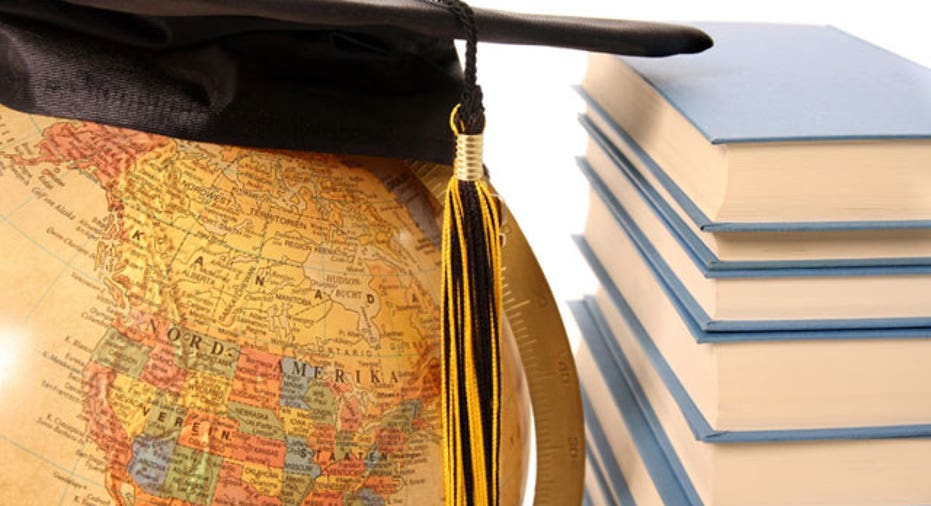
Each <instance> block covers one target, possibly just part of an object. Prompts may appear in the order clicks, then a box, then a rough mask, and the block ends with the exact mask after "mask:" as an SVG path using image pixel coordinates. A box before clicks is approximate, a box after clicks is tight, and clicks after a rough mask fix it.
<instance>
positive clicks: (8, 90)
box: [0, 0, 711, 163]
mask: <svg viewBox="0 0 931 506" xmlns="http://www.w3.org/2000/svg"><path fill="white" fill-rule="evenodd" d="M475 19H476V23H477V28H478V33H479V37H480V40H482V41H487V42H507V43H517V44H537V45H553V46H565V47H572V48H577V49H582V50H588V51H601V52H609V53H622V54H628V55H642V56H665V55H670V54H675V53H690V52H698V51H701V50H703V49H705V48H707V47H708V46H709V45H710V43H711V42H710V39H709V38H708V37H707V36H706V35H705V34H704V33H702V32H700V31H698V30H695V29H691V28H686V27H681V26H674V25H664V24H658V23H641V22H633V21H612V20H601V19H573V18H564V17H551V16H534V15H526V14H511V13H505V12H499V11H489V10H476V11H475ZM462 34H463V31H462V29H461V27H460V26H459V24H458V22H457V20H456V18H455V17H454V16H451V15H449V13H447V12H446V11H444V10H443V9H442V8H438V7H435V6H431V5H429V4H426V3H423V2H420V1H416V0H369V1H346V0H312V1H311V0H252V1H248V2H244V1H236V0H165V1H152V0H70V1H67V2H64V1H50V0H5V1H0V45H2V47H3V49H4V51H3V52H2V54H0V83H2V86H0V102H2V103H3V104H5V105H7V106H9V107H13V108H16V109H20V110H23V111H27V112H32V113H39V114H46V115H52V116H60V117H79V118H82V119H87V120H92V121H98V122H102V123H108V124H113V125H119V126H125V127H130V128H135V129H139V130H145V131H152V132H157V133H163V134H166V135H170V136H175V137H182V138H189V139H194V140H202V141H211V142H218V143H227V144H238V145H245V146H262V147H274V148H288V149H300V150H314V151H327V152H337V153H354V154H367V155H376V156H387V157H393V158H402V159H418V160H425V161H436V162H447V163H448V162H450V161H451V156H452V152H453V136H452V134H451V132H450V131H449V128H448V126H447V116H448V112H449V109H450V107H451V104H455V103H456V102H457V101H458V97H459V93H460V90H461V86H462V84H461V83H462V74H461V71H460V66H459V60H458V57H457V55H456V51H455V48H454V45H453V43H452V40H453V39H454V38H461V37H462Z"/></svg>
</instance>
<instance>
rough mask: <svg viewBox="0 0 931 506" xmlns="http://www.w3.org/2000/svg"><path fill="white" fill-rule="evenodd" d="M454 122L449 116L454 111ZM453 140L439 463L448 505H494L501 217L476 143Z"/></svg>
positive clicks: (473, 138) (446, 217) (468, 138)
mask: <svg viewBox="0 0 931 506" xmlns="http://www.w3.org/2000/svg"><path fill="white" fill-rule="evenodd" d="M453 115H455V110H454V111H453ZM453 130H454V131H455V132H456V134H457V138H456V146H457V149H456V161H455V163H454V166H455V174H454V176H453V178H452V179H451V180H450V182H449V186H448V188H447V192H446V205H445V210H444V213H443V265H442V276H443V277H442V294H443V300H442V323H443V350H442V353H443V370H442V387H443V390H442V395H441V398H442V416H443V422H444V423H443V426H444V445H443V456H444V459H445V463H446V465H445V476H444V478H445V490H446V502H445V504H446V505H447V506H497V504H498V489H499V486H498V457H499V447H500V444H499V443H500V442H499V439H500V410H501V387H500V376H501V370H500V356H499V354H500V336H501V275H500V272H501V244H500V239H499V237H500V223H501V217H500V215H499V209H498V204H497V201H496V199H495V197H494V195H493V194H492V192H491V191H490V188H489V187H488V184H487V183H486V182H485V181H484V168H483V165H482V157H481V150H482V136H481V134H478V135H465V134H459V131H458V129H457V128H456V127H455V125H454V126H453Z"/></svg>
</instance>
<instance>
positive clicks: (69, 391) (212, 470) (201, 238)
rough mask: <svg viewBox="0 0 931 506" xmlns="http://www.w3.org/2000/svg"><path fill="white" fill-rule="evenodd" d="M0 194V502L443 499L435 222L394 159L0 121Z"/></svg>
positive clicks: (58, 122) (506, 436) (430, 201)
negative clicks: (236, 145)
mask: <svg viewBox="0 0 931 506" xmlns="http://www.w3.org/2000/svg"><path fill="white" fill-rule="evenodd" d="M0 195H2V197H0V202H2V204H0V213H2V214H0V243H2V245H3V247H2V248H0V278H2V279H3V280H4V282H5V287H4V289H3V290H2V291H0V449H2V455H3V458H2V459H0V504H37V505H50V504H75V505H109V504H115V505H153V506H155V505H158V506H162V505H164V506H168V505H172V506H174V505H208V504H209V505H230V506H231V505H280V506H290V505H293V506H298V505H315V506H336V505H346V506H349V505H354V506H355V505H358V506H362V505H364V506H369V505H399V504H416V505H430V504H440V503H441V502H442V497H443V490H442V484H443V479H442V473H443V460H442V455H441V438H442V431H441V426H440V418H439V400H438V395H439V364H440V362H439V360H440V358H439V357H440V353H439V352H440V349H439V346H440V321H439V291H440V290H439V285H440V282H439V279H440V278H439V263H440V253H439V243H438V236H439V233H438V226H437V215H438V210H439V206H438V204H437V202H436V201H435V199H434V198H433V197H432V196H431V195H430V194H429V193H428V192H427V191H426V190H425V189H424V187H423V185H422V184H421V183H420V181H419V180H418V179H417V177H416V176H414V175H413V173H412V172H411V171H410V170H409V167H408V166H407V165H405V164H404V163H402V162H399V161H392V160H379V159H371V158H358V157H348V156H337V155H332V154H319V153H304V152H283V151H274V150H263V149H248V148H242V147H234V146H222V145H215V144H208V143H198V142H191V141H185V140H178V139H173V138H168V137H164V136H160V135H154V134H150V133H144V132H139V131H133V130H126V129H121V128H115V127H110V126H105V125H101V124H95V123H90V122H84V121H74V120H64V119H57V118H49V117H42V116H35V115H28V114H24V113H20V112H16V111H12V110H9V109H0ZM506 341H507V340H506ZM514 350H515V348H514V345H513V343H512V342H511V341H507V347H506V349H505V350H504V364H503V371H504V372H503V382H502V383H503V387H502V389H503V394H502V397H503V399H504V401H503V408H502V409H503V415H502V416H503V420H502V424H501V427H502V437H501V440H502V448H501V464H500V467H501V478H500V479H501V502H502V504H506V505H509V504H518V503H519V502H520V500H521V494H522V491H523V486H524V476H525V472H526V467H527V451H526V450H527V440H526V436H527V430H528V418H529V417H528V402H527V395H526V383H525V379H524V378H523V376H522V374H521V369H520V366H519V361H518V359H517V357H516V353H515V351H514Z"/></svg>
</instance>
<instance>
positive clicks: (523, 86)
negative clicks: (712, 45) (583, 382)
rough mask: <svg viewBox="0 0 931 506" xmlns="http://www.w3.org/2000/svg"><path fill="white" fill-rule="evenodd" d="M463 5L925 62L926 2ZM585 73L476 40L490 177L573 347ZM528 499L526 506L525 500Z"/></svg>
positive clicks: (581, 61)
mask: <svg viewBox="0 0 931 506" xmlns="http://www.w3.org/2000/svg"><path fill="white" fill-rule="evenodd" d="M469 3H470V5H472V6H473V7H484V8H493V9H503V10H511V11H518V12H533V13H540V14H562V15H573V16H590V17H607V18H619V19H638V20H655V21H674V22H682V23H687V22H688V21H748V22H779V23H805V24H817V25H833V26H835V27H837V28H840V29H841V30H844V31H846V32H849V33H851V34H853V35H856V36H858V37H860V38H862V39H865V40H868V41H870V42H872V43H874V44H876V45H878V46H881V47H884V48H886V49H889V50H891V51H893V52H896V53H898V54H900V55H903V56H905V57H907V58H909V59H911V60H912V61H915V62H917V63H919V64H921V65H923V66H925V67H931V27H929V26H928V21H929V19H931V16H928V14H927V13H926V10H928V9H929V8H931V1H928V0H912V1H902V0H899V1H896V0H883V1H875V0H873V1H869V2H867V1H859V0H848V1H836V0H827V1H825V0H807V1H802V0H780V1H777V2H775V1H774V2H760V1H754V0H744V1H726V0H691V1H684V0H648V1H642V2H631V1H606V0H572V1H554V0H471V1H469ZM479 37H480V38H481V34H479ZM863 70H864V72H867V73H868V72H869V71H870V69H863ZM584 72H585V55H584V54H583V53H580V52H574V51H567V50H559V49H550V48H540V47H512V46H503V45H497V44H480V45H479V52H478V78H479V83H480V84H481V85H482V87H483V89H484V91H485V97H486V98H485V106H486V109H487V122H488V127H487V129H486V132H485V142H486V153H485V162H486V164H487V165H488V167H489V169H490V171H491V179H492V182H493V183H494V185H495V186H496V187H497V188H498V190H499V192H500V193H501V194H502V195H503V196H504V198H505V200H506V202H507V204H508V206H509V207H510V208H511V210H512V212H513V213H514V214H515V216H516V217H517V221H518V222H519V223H520V225H521V228H522V229H523V231H524V233H525V234H526V235H527V237H528V239H529V240H530V243H531V245H532V246H533V248H534V251H535V252H536V254H537V257H538V259H539V260H540V263H541V264H542V266H543V269H544V271H545V272H546V274H547V278H548V279H549V282H550V285H551V288H552V290H553V293H554V295H555V297H556V299H557V300H558V301H560V302H561V303H562V305H561V307H560V310H561V312H562V315H563V320H564V322H565V323H566V327H567V330H568V332H569V336H570V340H572V341H573V343H575V342H577V340H578V331H577V330H576V329H575V326H574V323H573V322H572V320H571V316H570V314H569V312H568V310H567V308H566V306H565V301H566V300H570V299H578V298H580V297H582V296H583V295H585V294H588V293H592V291H593V290H594V287H595V285H596V284H595V281H594V277H593V276H592V275H591V273H589V271H588V270H587V268H586V267H585V264H584V261H583V260H582V258H581V256H580V255H579V254H578V252H577V251H576V249H575V246H574V244H573V242H572V240H571V238H570V237H571V235H572V234H576V233H579V232H580V231H581V228H582V225H583V223H584V220H585V213H586V210H587V206H588V188H587V184H586V183H585V181H584V178H583V177H582V176H581V174H580V173H579V172H578V170H577V169H576V168H575V167H576V166H575V161H574V159H575V157H576V156H579V155H581V154H582V153H583V151H584V147H585V135H584V133H583V132H582V129H581V127H580V126H579V125H578V122H577V121H576V116H577V114H578V113H579V112H581V111H582V109H583V106H582V104H581V101H580V100H579V99H578V98H577V97H576V96H575V93H574V92H573V91H572V89H571V86H572V85H573V84H577V83H578V82H579V81H580V80H581V78H582V75H583V74H584ZM929 178H931V174H929ZM532 485H533V478H532V476H531V480H530V486H531V487H532ZM530 490H532V488H530ZM531 494H532V493H531ZM531 494H528V495H531ZM526 503H527V504H531V498H530V497H528V500H527V501H526Z"/></svg>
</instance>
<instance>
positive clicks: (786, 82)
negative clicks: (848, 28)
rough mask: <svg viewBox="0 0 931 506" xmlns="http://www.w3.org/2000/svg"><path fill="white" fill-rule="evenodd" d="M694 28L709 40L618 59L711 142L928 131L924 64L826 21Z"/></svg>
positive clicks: (921, 134)
mask: <svg viewBox="0 0 931 506" xmlns="http://www.w3.org/2000/svg"><path fill="white" fill-rule="evenodd" d="M695 26H697V27H699V28H701V29H703V30H705V31H706V32H707V33H708V34H709V35H711V37H712V38H714V40H715V45H714V47H712V48H711V49H709V50H707V51H705V52H703V53H700V54H696V55H681V56H673V57H669V58H661V59H650V58H638V57H619V58H622V59H623V61H624V62H625V63H626V64H628V65H629V66H631V67H632V68H633V69H634V70H635V71H636V72H637V73H638V74H640V75H641V76H642V77H643V78H644V79H645V80H646V81H647V82H648V83H650V85H652V86H653V87H654V88H655V89H656V90H657V91H658V92H659V93H660V94H661V95H662V96H663V97H664V98H665V99H666V100H667V101H669V103H670V104H672V106H673V107H675V108H676V109H677V110H678V111H679V112H680V113H681V114H682V115H683V116H684V117H685V118H687V119H688V120H689V121H690V122H691V123H692V124H693V125H694V126H695V127H696V128H697V129H698V130H699V131H700V132H701V133H702V134H703V135H704V136H705V137H706V138H707V139H708V140H709V141H710V142H711V143H714V144H723V143H736V142H775V141H796V140H806V141H810V140H850V139H877V138H882V139H927V138H931V71H929V69H926V68H924V67H922V66H921V65H918V64H916V63H913V62H911V61H909V60H906V59H904V58H902V57H900V56H897V55H895V54H893V53H891V52H889V51H886V50H884V49H881V48H879V47H876V46H874V45H872V44H870V43H868V42H866V41H863V40H860V39H858V38H856V37H854V36H852V35H849V34H847V33H844V32H842V31H840V30H837V29H835V28H832V27H826V26H806V25H787V24H765V23H695ZM760 62H765V64H762V65H761V64H760Z"/></svg>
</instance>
